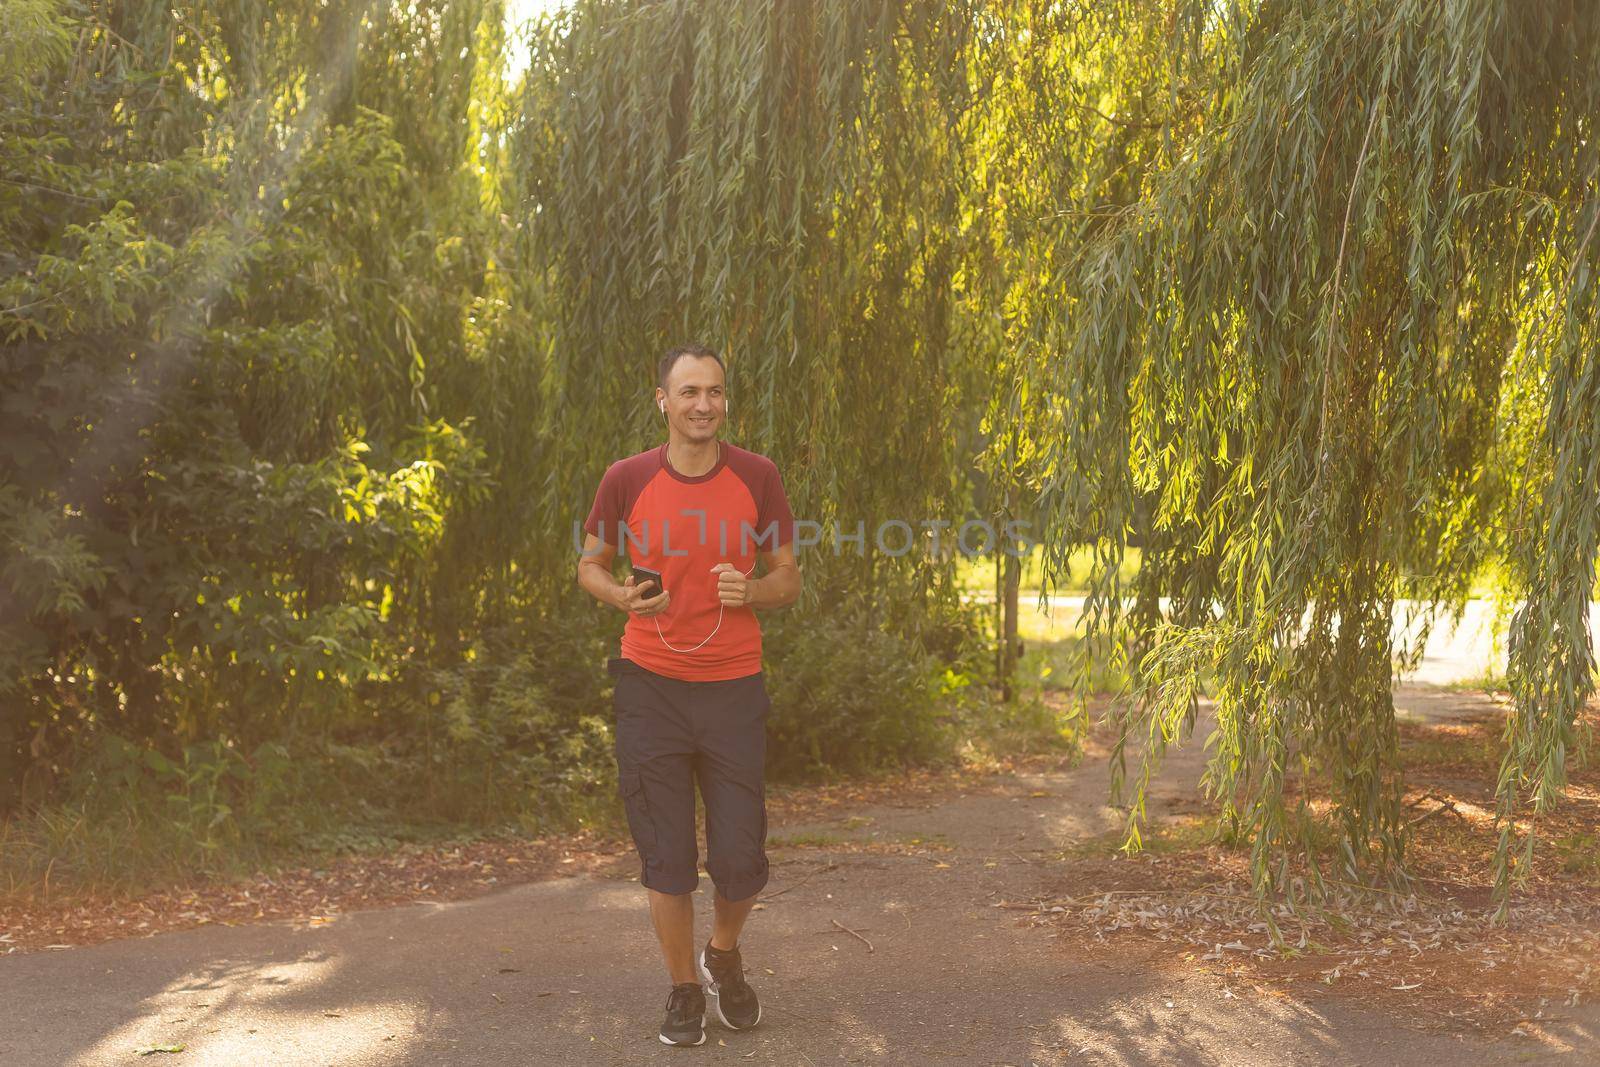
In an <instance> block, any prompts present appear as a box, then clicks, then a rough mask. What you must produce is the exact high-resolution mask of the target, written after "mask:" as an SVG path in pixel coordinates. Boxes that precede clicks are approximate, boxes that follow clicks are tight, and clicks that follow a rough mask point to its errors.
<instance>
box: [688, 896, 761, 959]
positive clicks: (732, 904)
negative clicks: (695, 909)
mask: <svg viewBox="0 0 1600 1067" xmlns="http://www.w3.org/2000/svg"><path fill="white" fill-rule="evenodd" d="M755 902H756V894H755V893H751V894H750V895H749V896H748V897H745V898H744V899H743V900H729V899H728V898H727V897H725V896H723V895H722V890H720V889H719V890H717V893H716V918H715V920H714V921H713V923H712V926H711V947H712V948H720V949H722V950H723V951H724V952H726V951H727V950H729V949H731V948H735V947H737V946H738V944H739V931H741V930H743V929H744V921H745V919H746V918H747V917H748V916H749V915H750V909H751V908H752V907H754V906H755ZM689 921H690V924H691V925H692V924H693V922H694V917H693V915H692V914H691V915H690V920H689Z"/></svg>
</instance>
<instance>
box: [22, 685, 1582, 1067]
mask: <svg viewBox="0 0 1600 1067" xmlns="http://www.w3.org/2000/svg"><path fill="white" fill-rule="evenodd" d="M1397 701H1398V702H1399V703H1400V704H1401V706H1402V708H1403V709H1405V712H1406V714H1405V716H1404V718H1405V720H1406V725H1405V726H1404V727H1403V734H1404V741H1405V744H1406V745H1407V746H1408V755H1410V756H1413V757H1416V762H1417V769H1416V771H1415V772H1414V773H1413V774H1412V775H1411V777H1410V781H1411V791H1410V792H1409V793H1408V794H1407V797H1408V801H1409V802H1410V803H1411V808H1412V810H1414V811H1416V812H1417V814H1416V815H1415V816H1413V818H1415V819H1418V820H1420V821H1419V822H1418V823H1417V824H1416V826H1415V831H1416V833H1415V838H1416V846H1415V852H1414V854H1413V856H1412V859H1413V864H1414V868H1415V869H1416V870H1417V871H1418V873H1419V881H1418V885H1417V891H1416V893H1415V894H1414V895H1412V896H1408V897H1398V896H1396V897H1394V898H1392V899H1389V898H1383V897H1382V896H1381V895H1379V900H1380V902H1379V903H1373V902H1372V900H1371V898H1370V895H1369V896H1368V897H1362V898H1356V897H1352V899H1351V900H1350V901H1349V902H1348V907H1347V908H1346V909H1344V921H1343V922H1342V923H1339V924H1330V923H1328V922H1326V921H1322V920H1318V919H1316V918H1315V917H1296V916H1294V915H1292V914H1290V913H1288V912H1287V911H1283V910H1281V909H1280V910H1279V911H1278V912H1277V913H1275V915H1274V918H1275V920H1276V921H1277V922H1278V924H1279V926H1280V929H1281V930H1282V932H1283V935H1284V938H1285V940H1286V942H1287V948H1284V947H1282V946H1275V945H1274V943H1273V942H1272V939H1271V938H1270V937H1269V936H1268V935H1267V931H1266V928H1265V924H1264V922H1263V919H1262V916H1261V915H1260V913H1259V911H1258V910H1257V909H1256V908H1255V905H1254V903H1253V901H1252V900H1251V899H1249V898H1248V895H1247V886H1248V880H1247V878H1246V876H1245V870H1246V866H1245V862H1244V857H1243V856H1242V855H1241V854H1240V852H1239V850H1237V849H1232V850H1230V849H1226V848H1222V847H1220V846H1217V845H1215V844H1211V843H1209V842H1208V841H1207V839H1206V835H1205V833H1204V832H1203V831H1204V828H1205V826H1206V825H1207V823H1206V820H1205V815H1206V813H1207V810H1208V809H1207V807H1206V805H1205V803H1204V802H1203V800H1202V799H1201V798H1200V796H1199V795H1198V793H1197V791H1196V782H1197V781H1198V778H1199V772H1200V767H1201V754H1200V752H1199V749H1198V746H1197V745H1194V746H1189V747H1187V748H1185V749H1183V750H1180V751H1179V752H1177V753H1176V754H1175V755H1174V756H1173V757H1172V758H1170V759H1169V760H1168V762H1167V763H1166V765H1165V767H1164V769H1163V771H1162V773H1161V775H1160V776H1159V777H1158V779H1157V780H1156V782H1155V788H1154V797H1155V799H1154V800H1153V801H1152V804H1151V811H1152V814H1153V815H1154V816H1155V817H1156V832H1155V833H1154V834H1153V836H1152V840H1151V848H1150V849H1149V851H1147V852H1146V853H1145V854H1143V855H1141V856H1139V857H1135V858H1132V859H1128V858H1121V857H1120V856H1119V854H1118V853H1117V851H1116V849H1115V844H1116V843H1117V842H1118V841H1119V840H1120V834H1119V831H1120V828H1121V826H1122V822H1123V814H1122V812H1120V811H1118V810H1115V809H1113V808H1110V807H1108V806H1107V805H1106V797H1107V776H1106V774H1107V772H1106V769H1105V765H1104V763H1103V761H1102V760H1100V759H1097V758H1095V757H1096V756H1097V755H1099V754H1100V750H1098V749H1092V750H1091V752H1090V754H1089V757H1090V758H1088V759H1086V760H1085V761H1084V762H1083V763H1082V764H1081V765H1079V766H1076V767H1073V766H1070V765H1066V764H1064V763H1062V762H1061V761H1056V760H1032V761H1021V762H1018V763H1017V764H1015V765H1013V766H1012V767H1011V768H1009V769H1008V770H1006V771H1004V772H1002V773H998V774H992V775H961V774H954V773H938V774H936V773H920V774H916V775H908V776H904V777H901V778H898V779H894V780H888V781H883V782H879V783H876V784H874V785H870V786H860V785H855V786H842V787H835V788H832V789H812V790H791V791H780V790H773V791H772V795H771V799H770V805H771V811H770V815H771V817H770V825H771V840H770V842H769V853H770V855H771V858H772V864H773V874H772V881H771V883H770V884H769V885H768V886H767V888H766V890H765V891H764V892H763V897H762V901H761V903H759V904H758V905H757V908H758V910H757V911H756V912H755V913H754V914H753V915H752V918H751V921H750V924H749V926H748V927H747V930H746V934H745V937H744V940H743V947H744V951H745V961H746V965H747V968H748V969H749V972H750V975H751V980H752V983H753V984H754V985H755V986H756V988H757V989H758V990H759V991H760V992H761V994H762V996H763V1000H764V1004H765V1006H766V1008H765V1014H764V1017H763V1021H762V1024H761V1026H760V1027H758V1028H757V1029H756V1030H753V1031H750V1032H740V1033H735V1032H731V1031H726V1030H723V1029H721V1028H720V1027H719V1026H718V1025H717V1024H715V1023H709V1024H708V1028H709V1029H708V1032H709V1038H708V1042H707V1044H706V1045H705V1046H702V1047H701V1048H699V1049H696V1050H682V1049H667V1048H665V1047H664V1046H661V1045H660V1044H659V1042H657V1041H656V1040H655V1027H656V1025H657V1024H658V1023H659V1020H660V1015H661V1012H662V1006H663V1004H664V1002H665V996H666V991H667V980H666V977H665V974H664V971H663V969H662V967H661V963H660V960H659V955H658V953H657V951H656V948H655V945H654V939H653V935H652V934H651V932H650V927H649V920H648V915H647V913H646V911H645V909H644V900H643V890H642V889H640V887H639V886H638V885H637V882H636V877H637V874H638V863H637V860H636V859H635V858H634V856H633V855H632V852H631V850H630V849H629V848H628V847H627V846H626V843H625V842H623V841H620V840H617V839H614V838H613V839H602V838H599V837H594V836H588V837H572V838H566V839H559V840H558V839H547V840H543V841H538V842H501V843H482V844H479V845H474V846H471V847H464V848H461V849H458V850H453V851H451V852H443V853H439V852H435V853H428V852H423V851H416V850H413V851H410V852H406V853H400V854H395V855H388V856H381V857H351V858H348V859H343V860H340V861H338V862H336V863H331V864H329V865H328V866H327V867H326V868H324V869H320V870H303V871H297V872H286V873H283V874H280V875H278V876H276V877H274V878H272V879H262V880H260V881H258V882H257V883H254V884H247V885H234V886H229V887H197V888H196V889H194V890H191V891H188V892H185V893H178V894H165V895H162V896H158V897H153V898H150V899H147V900H144V901H140V902H126V901H123V902H100V903H97V904H89V903H75V904H69V905H58V906H55V907H42V908H41V907H34V908H31V909H22V908H19V907H15V906H13V907H11V908H10V909H7V910H0V952H8V953H9V955H7V956H4V957H0V998H3V1000H4V1002H5V1003H6V1004H7V1006H8V1008H9V1009H10V1010H9V1011H8V1012H7V1025H6V1026H5V1027H3V1028H0V1062H3V1063H5V1064H8V1065H11V1064H19V1065H20V1064H100V1063H121V1062H128V1061H129V1060H130V1059H132V1058H134V1057H136V1056H137V1055H138V1054H140V1053H148V1054H150V1055H152V1056H156V1055H159V1056H162V1057H171V1058H173V1059H174V1060H177V1061H179V1062H187V1063H204V1064H245V1063H267V1062H283V1061H288V1062H295V1063H326V1064H366V1063H383V1064H390V1063H396V1064H413V1063H415V1064H433V1063H439V1064H454V1063H463V1062H474V1061H475V1062H479V1063H486V1064H499V1063H529V1064H545V1063H639V1062H646V1061H651V1060H654V1059H655V1058H657V1057H660V1056H668V1057H672V1056H694V1055H699V1056H709V1057H711V1058H713V1059H716V1060H719V1061H722V1060H726V1061H730V1062H732V1061H738V1062H741V1063H783V1064H811V1065H819V1064H822V1063H823V1062H830V1063H833V1062H845V1063H865V1062H882V1063H951V1064H957V1063H960V1064H968V1063H970V1064H996V1065H998V1064H1012V1065H1016V1067H1022V1065H1024V1064H1033V1065H1038V1067H1045V1065H1056V1064H1069V1063H1108V1064H1145V1063H1150V1064H1155V1063H1174V1062H1183V1063H1218V1064H1222V1063H1227V1064H1253V1063H1260V1064H1273V1065H1278V1064H1283V1063H1328V1064H1334V1063H1338V1064H1347V1063H1392V1062H1401V1063H1408V1064H1410V1063H1441V1064H1442V1063H1450V1064H1456V1063H1528V1062H1546V1061H1548V1062H1572V1063H1591V1062H1596V1061H1597V1060H1600V1009H1597V1008H1596V998H1597V997H1600V977H1597V974H1596V971H1600V899H1597V898H1600V893H1597V891H1596V884H1597V883H1596V881H1595V880H1594V877H1595V872H1592V871H1591V870H1590V869H1589V867H1588V866H1587V861H1588V857H1589V854H1590V853H1591V852H1592V849H1591V848H1588V847H1587V846H1586V844H1585V843H1586V842H1587V841H1592V840H1593V838H1591V837H1586V835H1588V834H1593V833H1594V832H1595V829H1596V827H1597V826H1600V819H1597V818H1596V815H1597V812H1596V808H1597V801H1600V788H1597V785H1600V783H1596V782H1595V781H1594V780H1593V779H1592V777H1581V778H1576V779H1575V780H1574V788H1573V795H1574V802H1573V803H1572V804H1571V805H1568V808H1567V809H1564V812H1563V813H1562V814H1561V815H1560V818H1561V819H1563V820H1566V821H1564V822H1561V823H1559V824H1557V825H1556V826H1554V827H1553V830H1554V833H1555V837H1556V838H1557V839H1559V840H1560V841H1564V842H1566V843H1567V844H1566V845H1565V846H1562V847H1553V848H1552V849H1550V850H1547V852H1546V853H1545V854H1544V858H1545V860H1547V861H1548V862H1544V863H1542V865H1541V867H1540V872H1541V873H1540V875H1539V877H1538V878H1536V879H1535V882H1534V883H1533V885H1532V886H1531V887H1530V889H1529V891H1528V892H1527V893H1525V894H1523V895H1521V896H1519V898H1518V904H1517V909H1516V910H1515V911H1514V912H1513V916H1512V921H1511V922H1510V923H1509V924H1507V925H1505V926H1493V925H1491V924H1489V923H1488V921H1487V914H1488V911H1489V904H1490V902H1489V900H1488V897H1487V894H1486V891H1485V886H1486V884H1487V882H1486V878H1487V866H1486V864H1485V863H1484V862H1483V847H1484V843H1483V838H1484V830H1483V825H1482V814H1483V812H1484V801H1485V799H1486V797H1485V794H1484V793H1483V789H1484V788H1485V777H1486V776H1487V782H1488V787H1489V788H1491V789H1492V781H1493V769H1494V768H1493V766H1492V765H1490V766H1488V767H1487V768H1485V767H1484V765H1483V764H1484V761H1485V757H1486V756H1487V755H1492V752H1491V748H1490V742H1491V741H1492V732H1493V730H1494V729H1496V728H1497V726H1496V716H1497V715H1498V710H1497V709H1496V708H1495V706H1494V704H1493V702H1492V701H1490V700H1488V699H1487V698H1484V697H1481V696H1476V695H1472V694H1466V693H1454V692H1448V691H1441V690H1433V689H1423V688H1416V687H1413V688H1408V689H1405V690H1402V691H1401V692H1400V693H1399V694H1398V695H1397ZM1101 740H1102V741H1103V739H1101ZM702 855H703V845H702ZM709 893H710V883H709V879H708V878H702V880H701V887H700V890H699V896H698V903H699V904H700V908H699V915H700V925H701V926H702V927H703V928H708V927H709V918H708V914H709V904H710V897H709ZM703 932H704V931H702V933H703ZM179 1046H181V1048H182V1050H181V1051H160V1052H158V1051H154V1050H161V1049H176V1048H178V1047H179Z"/></svg>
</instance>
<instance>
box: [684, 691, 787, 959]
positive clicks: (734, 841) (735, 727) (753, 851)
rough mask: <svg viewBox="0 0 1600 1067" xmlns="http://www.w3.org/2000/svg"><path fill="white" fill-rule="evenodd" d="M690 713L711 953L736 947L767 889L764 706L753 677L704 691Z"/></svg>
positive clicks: (764, 698) (763, 696)
mask: <svg viewBox="0 0 1600 1067" xmlns="http://www.w3.org/2000/svg"><path fill="white" fill-rule="evenodd" d="M705 695H706V697H707V699H706V701H705V706H704V707H703V708H700V709H696V710H697V713H698V714H697V716H696V722H695V725H696V727H697V729H696V738H695V739H696V742H697V744H698V747H699V751H698V752H697V753H696V754H695V759H694V769H695V777H696V779H697V780H698V781H699V784H700V795H701V796H702V797H704V798H705V807H706V846H707V850H708V851H707V856H706V870H707V871H709V872H710V873H711V880H712V882H713V883H714V884H715V885H716V888H717V892H716V896H715V909H716V914H715V918H714V920H713V926H712V934H711V944H712V947H713V948H718V949H723V950H729V949H733V948H736V947H738V943H739V933H740V931H742V930H743V929H744V923H745V919H746V918H747V917H748V916H749V914H750V909H751V908H752V907H754V906H755V902H756V895H757V894H758V893H760V892H761V890H762V889H764V888H765V887H766V884H767V869H768V868H767V854H766V847H765V846H766V839H767V804H766V782H765V777H766V752H767V733H766V728H767V714H768V711H769V709H770V708H771V701H770V700H768V698H767V692H766V686H765V684H764V680H763V678H762V676H761V675H759V674H758V675H755V676H754V677H750V678H739V679H735V680H733V681H729V682H720V683H716V685H715V688H712V687H707V690H706V692H705Z"/></svg>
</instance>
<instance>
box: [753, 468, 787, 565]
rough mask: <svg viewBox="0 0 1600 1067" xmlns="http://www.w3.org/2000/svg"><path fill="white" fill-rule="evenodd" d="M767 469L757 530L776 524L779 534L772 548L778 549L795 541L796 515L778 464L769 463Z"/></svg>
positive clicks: (758, 505)
mask: <svg viewBox="0 0 1600 1067" xmlns="http://www.w3.org/2000/svg"><path fill="white" fill-rule="evenodd" d="M766 469H767V474H766V478H765V479H764V480H763V481H764V484H763V486H762V490H761V499H760V501H759V503H758V504H757V507H758V509H759V511H760V517H759V518H757V520H756V528H757V529H759V530H763V531H765V530H767V529H769V528H770V527H771V526H772V525H773V524H776V526H777V529H778V534H777V537H775V538H774V539H773V542H772V547H773V548H774V549H776V548H779V547H781V546H783V545H786V544H788V543H789V542H790V541H793V540H794V513H793V512H791V511H790V510H789V497H788V496H787V494H785V493H784V491H783V478H782V477H780V476H779V474H778V466H777V464H775V463H771V462H769V463H767V464H766Z"/></svg>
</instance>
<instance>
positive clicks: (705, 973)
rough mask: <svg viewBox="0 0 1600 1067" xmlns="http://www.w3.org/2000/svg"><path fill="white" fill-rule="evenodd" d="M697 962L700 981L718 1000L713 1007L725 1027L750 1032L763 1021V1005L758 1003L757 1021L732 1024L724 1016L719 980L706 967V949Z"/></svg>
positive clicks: (710, 994) (707, 991) (701, 951)
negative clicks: (740, 1024)
mask: <svg viewBox="0 0 1600 1067" xmlns="http://www.w3.org/2000/svg"><path fill="white" fill-rule="evenodd" d="M696 962H697V963H698V964H699V967H700V979H701V981H703V982H704V983H705V986H706V993H707V995H709V996H713V997H716V998H717V999H716V1000H715V1001H714V1002H713V1003H712V1005H711V1006H712V1007H714V1008H715V1009H716V1010H717V1018H718V1019H721V1020H722V1025H723V1026H726V1027H727V1028H728V1029H729V1030H749V1029H750V1028H751V1027H753V1026H755V1025H756V1023H759V1022H760V1021H761V1004H760V1002H759V1001H758V1002H757V1003H756V1017H755V1020H754V1021H753V1022H751V1024H750V1026H735V1025H733V1024H732V1023H730V1022H729V1021H728V1017H727V1016H726V1015H724V1014H722V993H721V992H720V991H719V990H718V989H717V980H716V979H715V978H713V977H711V969H710V968H709V967H707V966H706V950H705V949H701V950H700V958H699V960H697V961H696Z"/></svg>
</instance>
